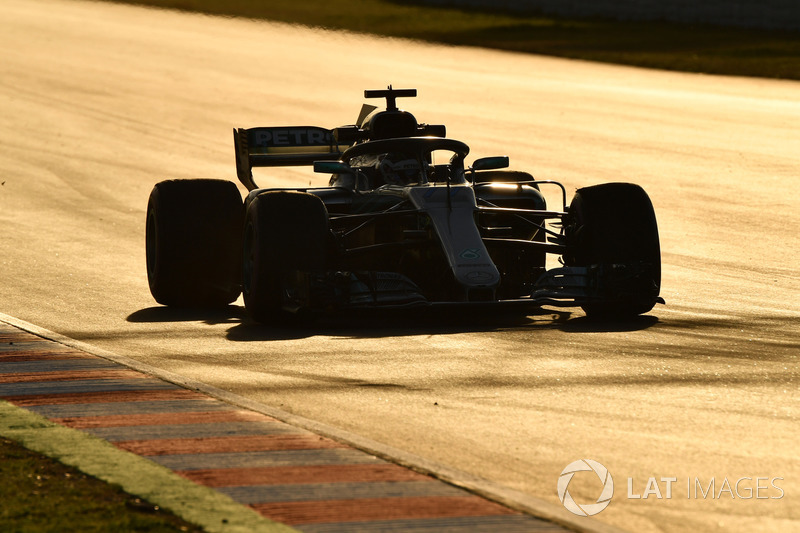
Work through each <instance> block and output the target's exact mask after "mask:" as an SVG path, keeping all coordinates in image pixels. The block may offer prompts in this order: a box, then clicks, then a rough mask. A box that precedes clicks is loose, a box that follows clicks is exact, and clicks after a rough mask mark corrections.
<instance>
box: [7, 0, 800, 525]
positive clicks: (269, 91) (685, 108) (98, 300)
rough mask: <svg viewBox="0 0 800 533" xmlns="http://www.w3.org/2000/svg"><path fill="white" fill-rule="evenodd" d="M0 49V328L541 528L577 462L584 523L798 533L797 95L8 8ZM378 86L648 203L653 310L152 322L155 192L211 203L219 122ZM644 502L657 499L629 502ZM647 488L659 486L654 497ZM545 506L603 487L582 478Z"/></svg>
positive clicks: (223, 131) (220, 160)
mask: <svg viewBox="0 0 800 533" xmlns="http://www.w3.org/2000/svg"><path fill="white" fill-rule="evenodd" d="M0 47H2V50H3V53H2V55H0V146H2V147H3V148H2V150H0V182H1V183H2V185H0V224H1V225H2V226H0V227H2V231H0V276H2V291H0V312H2V313H6V314H8V315H12V316H14V317H17V318H19V319H22V320H25V321H28V322H31V323H33V324H37V325H39V326H42V327H44V328H47V329H49V330H52V331H55V332H57V333H60V334H63V335H66V336H68V337H71V338H74V339H77V340H79V341H83V342H86V343H89V344H92V345H94V346H97V347H100V348H101V349H104V350H109V351H112V352H114V353H117V354H120V355H123V356H127V357H130V358H133V359H135V360H138V361H141V362H143V363H145V364H149V365H152V366H155V367H158V368H162V369H164V370H166V371H169V372H173V373H176V374H179V375H182V376H186V377H187V378H190V379H195V380H197V381H200V382H203V383H207V384H209V385H211V386H213V387H217V388H219V389H222V390H226V391H230V392H232V393H235V394H238V395H241V396H244V397H246V398H249V399H252V400H253V401H257V402H261V403H263V404H266V405H270V406H274V407H276V408H280V409H282V410H284V411H287V412H289V413H296V414H298V415H301V416H303V417H306V418H309V419H313V420H318V421H320V422H323V423H325V424H328V425H330V426H335V427H338V428H342V429H343V430H345V431H348V432H352V433H353V434H357V435H363V436H364V437H366V438H369V439H372V440H374V441H377V442H380V443H385V444H386V445H389V446H392V447H395V448H397V449H400V450H403V451H406V452H408V453H412V454H416V455H418V456H421V457H425V458H427V459H429V460H431V461H434V462H437V463H439V464H442V465H444V466H446V467H449V468H455V469H458V470H461V471H464V472H467V473H470V474H472V475H476V476H480V477H483V478H486V479H487V480H489V481H491V482H493V483H496V484H499V485H502V486H504V487H508V488H510V489H514V490H518V491H521V492H523V493H525V494H528V495H530V496H532V497H535V498H539V499H541V500H545V501H547V502H550V503H552V504H553V505H558V504H559V502H558V497H557V494H556V482H557V480H558V477H559V474H560V473H561V471H562V470H563V469H564V467H566V466H567V465H568V464H570V463H571V462H573V461H575V460H577V459H582V458H587V459H593V460H595V461H598V462H600V463H602V464H603V465H605V466H606V467H607V468H608V470H609V472H610V473H611V474H612V475H613V477H614V481H615V488H616V490H615V495H614V498H613V500H612V503H611V504H610V505H609V507H608V508H607V509H605V510H604V511H602V513H600V514H598V515H596V516H595V517H594V518H592V519H591V520H596V521H599V522H601V523H606V524H610V525H614V526H617V527H621V528H624V529H628V530H631V531H689V530H701V531H798V530H800V504H798V498H800V460H798V459H797V454H796V442H797V440H798V436H800V429H798V427H799V426H798V409H800V393H798V354H799V353H800V335H798V333H799V332H800V327H798V318H800V303H799V302H800V276H798V269H797V260H798V257H800V253H799V252H800V240H799V239H798V238H797V235H798V234H800V214H798V212H799V210H798V207H800V205H798V204H800V200H798V194H797V185H798V169H800V130H798V128H797V124H798V122H799V121H800V85H798V84H797V83H796V82H782V81H771V80H756V79H744V78H725V77H715V76H702V75H688V74H676V73H664V72H655V71H647V70H639V69H632V68H625V67H615V66H605V65H597V64H592V63H584V62H577V61H566V60H557V59H550V58H543V57H535V56H526V55H519V54H509V53H500V52H492V51H485V50H478V49H460V48H448V47H439V46H429V45H425V44H420V43H411V42H406V41H401V40H388V39H374V38H367V37H361V36H353V35H347V34H341V33H331V32H325V31H320V30H310V29H303V28H294V27H290V26H284V25H272V24H267V23H260V22H253V21H243V20H232V19H224V18H212V17H205V16H200V15H187V14H180V13H175V12H165V11H154V10H147V9H141V8H136V7H129V6H116V5H108V4H104V3H93V2H67V1H47V0H26V1H24V2H23V1H21V0H7V1H6V2H4V5H3V14H2V16H0ZM389 83H391V84H393V85H394V86H395V87H417V88H418V89H419V94H420V96H419V98H417V99H416V100H409V101H400V105H401V107H404V108H406V109H408V110H410V111H412V112H414V113H415V114H416V115H417V117H418V118H419V119H420V120H421V121H423V122H429V123H444V124H446V125H447V127H448V135H449V136H450V137H453V138H457V139H461V140H464V141H466V142H467V143H468V144H470V146H471V147H472V154H473V155H474V156H475V157H481V156H486V155H498V154H508V155H509V156H511V161H512V166H513V167H515V168H520V169H526V170H530V171H532V172H533V173H534V174H535V175H536V176H537V177H539V178H540V179H558V180H560V181H562V182H563V183H564V184H565V185H566V187H567V189H568V190H570V191H572V190H574V189H575V188H577V187H580V186H584V185H590V184H595V183H602V182H608V181H633V182H636V183H639V184H641V185H642V186H644V188H645V189H646V190H647V191H648V193H649V194H650V196H651V198H652V200H653V203H654V205H655V208H656V212H657V216H658V221H659V227H660V232H661V240H662V259H663V289H662V295H663V296H664V298H665V299H666V301H667V305H666V306H659V307H657V308H656V309H655V310H654V311H653V312H652V313H651V314H649V315H648V316H645V317H642V318H641V319H639V320H635V321H631V322H627V323H624V324H595V323H590V322H587V321H586V320H585V319H584V318H583V315H582V313H581V311H580V310H570V311H571V312H569V313H566V312H554V311H547V312H544V313H543V314H541V315H535V316H531V317H527V318H523V319H507V318H500V317H458V318H454V319H451V320H433V319H430V320H427V321H419V320H416V321H415V320H404V321H400V322H394V321H392V322H389V321H387V320H381V319H374V318H373V319H369V320H359V321H353V320H344V319H337V320H331V321H327V322H323V323H319V324H317V325H316V326H315V327H314V328H306V329H293V330H286V329H276V328H269V327H264V326H259V325H256V324H253V323H252V322H250V321H249V320H248V319H247V318H246V316H245V314H244V312H243V309H242V308H241V306H240V305H236V306H231V307H230V308H229V309H228V310H226V311H224V312H220V313H216V314H200V313H181V312H175V311H171V310H169V309H164V308H161V307H159V306H157V305H156V304H155V303H154V302H153V301H152V299H151V298H150V295H149V293H148V289H147V280H146V275H145V269H144V210H145V206H146V202H147V196H148V194H149V192H150V189H151V188H152V186H153V185H154V184H155V183H156V182H157V181H160V180H162V179H166V178H194V177H216V178H227V179H234V176H235V171H234V166H233V147H232V142H231V128H232V127H234V126H236V127H252V126H264V125H319V126H325V127H333V126H337V125H341V124H345V123H351V122H353V121H354V120H355V117H356V114H357V112H358V109H359V107H360V104H361V103H362V98H361V96H362V94H363V93H362V91H363V90H364V89H365V88H371V89H377V88H382V87H384V86H385V85H387V84H389ZM259 176H260V177H261V179H260V184H261V185H265V186H267V185H269V186H305V185H308V184H309V182H311V183H313V184H315V185H322V184H324V182H325V179H324V178H321V177H319V176H314V175H312V174H311V173H309V172H308V171H307V169H278V170H275V171H269V172H261V173H259V174H258V175H257V178H258V177H259ZM550 203H551V206H553V205H556V204H557V203H558V197H557V195H553V196H552V197H551V202H550ZM651 477H653V478H656V480H657V483H658V487H659V492H660V493H661V496H662V497H661V498H658V497H657V495H656V493H655V492H654V487H653V486H652V485H651V487H650V489H651V490H650V491H649V497H648V498H647V499H643V498H638V499H635V498H629V497H628V494H633V495H639V496H642V495H644V494H645V493H646V492H647V491H646V489H647V483H648V479H649V478H651ZM662 477H664V478H670V477H674V478H676V479H677V480H678V481H676V482H674V484H673V486H672V494H671V497H670V498H667V497H666V485H667V482H664V481H661V480H660V479H661V478H662ZM745 478H751V479H749V480H748V479H745ZM757 478H762V481H758V479H757ZM763 478H766V479H767V481H766V482H764V481H763ZM629 480H630V481H629ZM687 480H688V481H689V486H688V487H687ZM712 480H713V481H714V482H715V486H714V490H713V491H710V492H711V493H713V494H714V496H715V497H713V498H712V496H711V494H707V495H706V496H703V495H702V492H709V491H708V490H707V488H708V486H709V484H710V482H711V481H712ZM725 480H727V483H728V485H729V486H728V487H727V488H726V487H725V485H724V481H725ZM739 480H743V481H741V482H740V483H739V485H738V489H739V490H738V492H737V491H736V490H732V489H735V488H736V487H735V485H736V483H737V481H739ZM694 481H699V484H700V488H701V489H702V490H696V485H693V483H692V482H694ZM628 483H630V489H628V487H627V486H626V485H628ZM757 484H760V485H761V486H762V487H766V488H764V489H761V490H760V491H759V490H757ZM748 487H750V488H751V489H752V491H751V493H750V497H749V498H748V497H747V496H748V492H747V488H748ZM569 490H570V493H571V494H572V496H573V497H574V498H575V499H576V500H578V501H580V502H582V503H591V502H592V501H594V499H596V498H597V495H598V494H599V492H600V490H599V482H597V481H596V480H592V479H591V476H588V477H587V476H582V477H581V476H576V477H575V478H574V480H573V483H571V484H570V486H569Z"/></svg>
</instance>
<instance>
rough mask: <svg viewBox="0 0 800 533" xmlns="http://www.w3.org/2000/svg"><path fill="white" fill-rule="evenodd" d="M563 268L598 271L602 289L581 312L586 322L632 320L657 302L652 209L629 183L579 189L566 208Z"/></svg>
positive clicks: (657, 261)
mask: <svg viewBox="0 0 800 533" xmlns="http://www.w3.org/2000/svg"><path fill="white" fill-rule="evenodd" d="M569 215H570V219H571V220H570V223H569V224H568V226H567V228H566V237H567V246H568V253H566V254H565V256H564V260H565V264H566V265H567V266H584V267H594V266H597V267H599V268H600V269H602V272H603V276H602V279H603V280H604V284H603V286H602V287H600V289H599V290H600V293H599V294H595V295H594V297H593V299H592V300H591V301H589V302H587V303H586V304H584V305H582V306H581V307H582V308H583V310H584V311H585V312H586V314H587V315H588V316H592V317H600V318H617V317H631V316H636V315H640V314H643V313H647V312H648V311H650V310H651V309H652V308H653V306H655V304H656V302H658V301H659V297H658V295H659V291H660V289H661V248H660V243H659V237H658V225H657V224H656V216H655V211H654V210H653V204H652V202H651V201H650V198H649V197H648V196H647V193H646V192H645V191H644V189H642V188H641V187H639V186H638V185H634V184H631V183H606V184H602V185H595V186H592V187H584V188H582V189H578V191H577V192H576V194H575V196H574V198H573V200H572V203H571V204H570V206H569Z"/></svg>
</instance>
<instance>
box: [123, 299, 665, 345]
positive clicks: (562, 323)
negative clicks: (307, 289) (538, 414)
mask: <svg viewBox="0 0 800 533" xmlns="http://www.w3.org/2000/svg"><path fill="white" fill-rule="evenodd" d="M127 320H128V322H145V323H164V322H203V323H205V324H208V325H218V324H229V325H230V326H231V327H230V328H229V329H228V332H227V335H226V338H227V339H228V340H231V341H235V342H254V341H270V340H273V341H278V340H296V339H303V338H308V337H314V336H318V335H327V336H332V337H349V338H381V337H398V336H412V335H436V334H453V333H474V332H490V331H504V330H529V331H536V330H545V329H547V330H553V329H555V330H561V331H564V332H566V333H597V332H628V331H639V330H644V329H648V328H650V327H652V326H654V325H656V324H657V323H658V318H657V317H655V316H651V315H644V316H637V317H633V318H629V319H624V320H597V319H592V318H589V317H586V316H584V315H583V313H582V312H580V311H578V310H563V309H562V310H558V311H553V310H546V309H542V310H541V311H540V312H539V313H536V314H530V315H527V316H526V315H520V314H519V313H501V314H497V313H485V312H484V313H474V312H463V311H460V312H457V313H452V312H448V313H442V312H440V311H433V310H422V311H421V310H416V311H413V312H409V311H404V312H396V311H395V312H387V311H383V312H374V311H373V312H370V313H368V314H364V313H358V314H351V315H340V316H336V317H331V316H325V317H314V318H309V317H293V318H289V319H287V320H282V321H280V322H279V323H276V324H270V325H266V324H260V323H258V322H255V321H254V320H252V319H251V318H250V317H249V316H248V315H247V312H246V311H245V310H244V308H243V307H240V306H236V305H229V306H226V307H224V308H221V309H194V308H172V307H162V306H157V307H148V308H145V309H140V310H139V311H135V312H133V313H131V314H130V315H129V316H128V317H127Z"/></svg>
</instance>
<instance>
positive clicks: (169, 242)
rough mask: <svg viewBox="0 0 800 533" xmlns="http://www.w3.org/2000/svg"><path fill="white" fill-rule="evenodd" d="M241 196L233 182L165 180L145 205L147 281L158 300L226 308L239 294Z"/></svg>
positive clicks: (183, 305) (173, 304)
mask: <svg viewBox="0 0 800 533" xmlns="http://www.w3.org/2000/svg"><path fill="white" fill-rule="evenodd" d="M243 211H244V208H243V204H242V197H241V195H240V194H239V190H238V188H237V187H236V185H235V184H234V183H232V182H229V181H222V180H210V179H193V180H168V181H162V182H160V183H158V184H156V186H155V187H154V188H153V191H152V192H151V193H150V199H149V201H148V204H147V229H146V239H145V240H146V249H147V280H148V283H149V285H150V292H151V294H152V295H153V298H155V300H156V301H157V302H158V303H160V304H163V305H169V306H176V307H222V306H225V305H228V304H229V303H231V302H233V301H235V300H236V298H238V297H239V293H240V284H241V281H240V274H241V238H242V225H243V217H244V213H243Z"/></svg>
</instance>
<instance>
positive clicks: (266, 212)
mask: <svg viewBox="0 0 800 533" xmlns="http://www.w3.org/2000/svg"><path fill="white" fill-rule="evenodd" d="M329 227H330V225H329V221H328V211H327V209H326V208H325V204H324V203H323V202H322V200H321V199H320V198H319V197H317V196H314V195H313V194H308V193H304V192H293V191H292V192H289V191H268V192H264V193H261V194H259V195H258V196H257V197H256V198H255V199H253V201H252V202H251V203H250V205H249V206H248V208H247V215H246V220H245V230H244V240H243V242H244V245H243V246H244V248H243V249H244V262H243V273H242V289H243V293H244V303H245V307H246V308H247V311H248V313H249V314H250V316H252V317H253V319H255V320H256V321H258V322H262V323H269V322H274V321H277V320H280V319H284V318H286V317H287V314H286V313H285V312H284V310H283V307H284V303H285V300H286V298H285V291H286V281H287V276H288V275H289V274H291V273H292V272H298V271H299V272H311V271H321V270H324V269H325V267H326V265H327V255H328V254H327V248H328V243H329V236H330V229H329Z"/></svg>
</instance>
